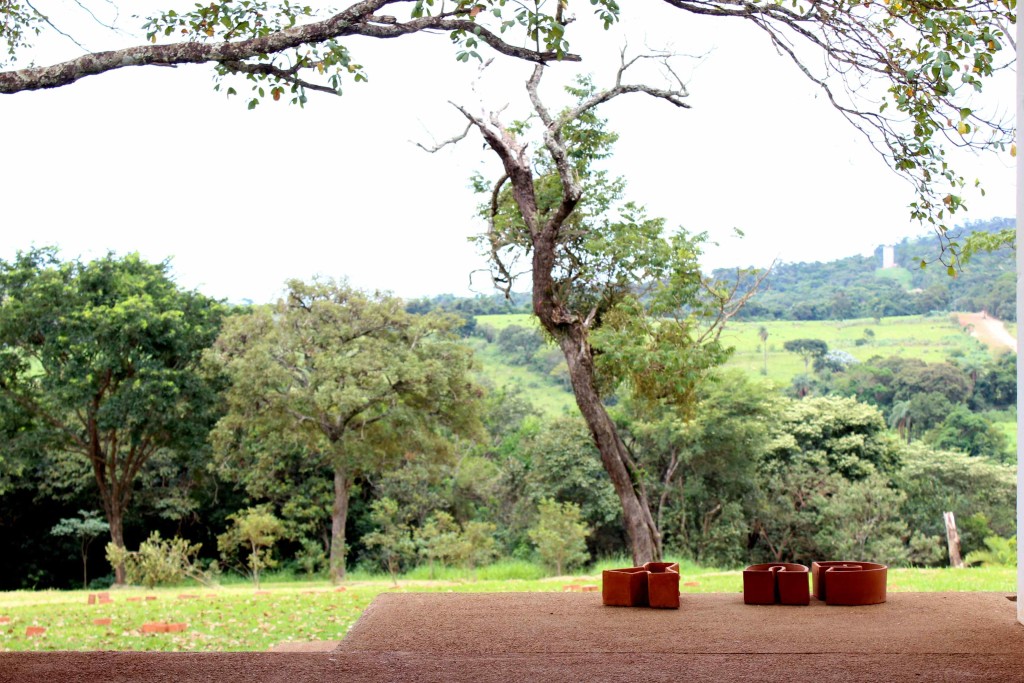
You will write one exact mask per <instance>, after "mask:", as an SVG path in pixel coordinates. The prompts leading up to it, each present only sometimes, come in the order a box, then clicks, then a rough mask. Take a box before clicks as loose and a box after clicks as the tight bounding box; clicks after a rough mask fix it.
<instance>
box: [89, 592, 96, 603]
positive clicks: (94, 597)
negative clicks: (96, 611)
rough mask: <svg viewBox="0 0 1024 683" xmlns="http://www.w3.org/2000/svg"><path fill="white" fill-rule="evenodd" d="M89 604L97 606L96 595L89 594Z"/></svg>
mask: <svg viewBox="0 0 1024 683" xmlns="http://www.w3.org/2000/svg"><path fill="white" fill-rule="evenodd" d="M87 602H88V604H90V605H95V604H96V594H95V593H89V597H88V599H87Z"/></svg>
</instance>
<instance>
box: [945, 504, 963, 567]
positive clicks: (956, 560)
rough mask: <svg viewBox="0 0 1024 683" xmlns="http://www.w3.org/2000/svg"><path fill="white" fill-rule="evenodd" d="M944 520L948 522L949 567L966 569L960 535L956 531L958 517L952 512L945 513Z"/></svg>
mask: <svg viewBox="0 0 1024 683" xmlns="http://www.w3.org/2000/svg"><path fill="white" fill-rule="evenodd" d="M942 519H943V521H944V522H946V543H947V544H948V545H949V566H950V567H956V568H957V569H963V568H964V561H963V558H961V557H960V534H958V533H957V531H956V517H954V516H953V513H952V512H943V513H942Z"/></svg>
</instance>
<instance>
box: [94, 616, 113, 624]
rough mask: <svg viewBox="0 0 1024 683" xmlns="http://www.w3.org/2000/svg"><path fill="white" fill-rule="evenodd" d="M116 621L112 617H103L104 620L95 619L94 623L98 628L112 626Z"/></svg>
mask: <svg viewBox="0 0 1024 683" xmlns="http://www.w3.org/2000/svg"><path fill="white" fill-rule="evenodd" d="M113 621H114V620H113V619H111V618H110V617H103V618H102V619H93V620H92V623H93V624H95V625H96V626H110V624H111V623H112V622H113Z"/></svg>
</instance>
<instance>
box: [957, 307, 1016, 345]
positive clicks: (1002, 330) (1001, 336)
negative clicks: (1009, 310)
mask: <svg viewBox="0 0 1024 683" xmlns="http://www.w3.org/2000/svg"><path fill="white" fill-rule="evenodd" d="M957 319H958V320H959V321H960V326H961V327H967V326H968V325H972V326H973V327H972V328H971V336H972V337H974V338H975V339H977V340H978V341H980V342H981V343H982V344H984V345H985V346H988V347H989V348H990V349H993V350H995V351H1002V350H1005V349H1009V350H1010V351H1013V352H1014V353H1016V352H1017V340H1016V339H1015V338H1014V336H1013V335H1012V334H1010V333H1009V331H1008V330H1007V329H1006V326H1005V325H1004V324H1003V321H1002V320H999V319H998V318H993V317H992V316H989V315H985V314H984V313H958V314H957Z"/></svg>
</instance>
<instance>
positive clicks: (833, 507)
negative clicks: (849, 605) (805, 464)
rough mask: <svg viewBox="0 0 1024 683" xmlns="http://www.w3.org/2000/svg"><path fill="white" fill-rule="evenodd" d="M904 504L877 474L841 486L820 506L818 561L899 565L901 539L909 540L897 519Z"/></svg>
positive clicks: (904, 552)
mask: <svg viewBox="0 0 1024 683" xmlns="http://www.w3.org/2000/svg"><path fill="white" fill-rule="evenodd" d="M905 501H906V494H904V493H902V492H901V491H898V490H895V489H893V488H892V487H891V486H890V484H889V480H888V478H887V477H883V476H881V475H879V474H873V475H871V476H869V477H867V478H865V479H861V480H860V481H854V482H850V483H848V484H846V485H845V486H842V487H841V488H840V489H839V490H838V491H836V492H835V493H834V494H833V495H832V496H831V497H830V498H829V499H828V500H827V502H825V503H823V504H822V506H821V522H820V529H819V531H818V533H817V534H816V536H815V540H816V541H817V543H818V545H819V547H820V548H821V551H822V553H823V554H822V557H834V558H837V559H839V558H846V559H851V560H864V561H871V562H882V563H884V564H902V563H903V562H904V561H905V560H906V559H907V549H906V547H905V546H904V543H903V538H904V537H906V536H910V532H909V530H908V528H907V524H906V522H904V521H903V520H902V518H901V516H900V513H901V508H902V505H903V503H904V502H905Z"/></svg>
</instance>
